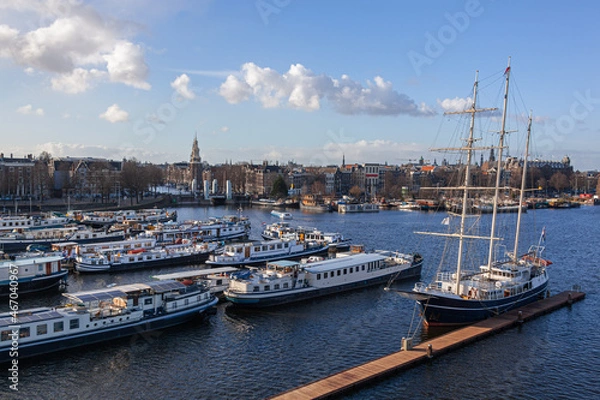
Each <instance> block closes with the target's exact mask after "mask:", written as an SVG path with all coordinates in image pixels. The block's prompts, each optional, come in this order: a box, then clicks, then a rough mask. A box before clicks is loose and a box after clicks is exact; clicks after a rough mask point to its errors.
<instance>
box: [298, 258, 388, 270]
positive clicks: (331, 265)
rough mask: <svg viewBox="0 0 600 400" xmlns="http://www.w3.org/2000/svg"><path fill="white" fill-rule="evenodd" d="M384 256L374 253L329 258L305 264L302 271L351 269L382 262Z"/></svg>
mask: <svg viewBox="0 0 600 400" xmlns="http://www.w3.org/2000/svg"><path fill="white" fill-rule="evenodd" d="M384 259H385V256H383V255H381V254H376V253H356V254H350V255H347V256H344V257H336V258H329V259H325V260H323V261H315V262H312V263H310V264H305V265H304V269H306V270H307V271H309V272H313V273H319V272H326V271H329V270H332V269H337V268H343V267H353V266H356V265H362V264H364V263H368V262H372V261H377V260H384Z"/></svg>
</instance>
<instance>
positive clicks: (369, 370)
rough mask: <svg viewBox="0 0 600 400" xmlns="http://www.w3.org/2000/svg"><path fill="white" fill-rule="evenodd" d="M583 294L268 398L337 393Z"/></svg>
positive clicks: (549, 300) (555, 299)
mask: <svg viewBox="0 0 600 400" xmlns="http://www.w3.org/2000/svg"><path fill="white" fill-rule="evenodd" d="M584 297H585V293H582V292H574V291H566V292H562V293H559V294H557V295H555V296H552V297H548V298H546V299H543V300H539V301H537V302H535V303H532V304H529V305H527V306H525V307H521V308H519V309H518V310H513V311H510V312H507V313H505V314H502V315H499V316H497V317H493V318H489V319H486V320H484V321H481V322H478V323H475V324H473V325H469V326H466V327H464V328H461V329H457V330H455V331H452V332H450V333H447V334H445V335H443V336H440V337H437V338H435V339H432V340H429V341H427V342H423V343H420V344H419V345H416V346H414V347H413V348H412V349H411V350H409V351H399V352H397V353H392V354H390V355H388V356H385V357H381V358H379V359H376V360H373V361H370V362H368V363H366V364H362V365H359V366H357V367H353V368H349V369H347V370H345V371H342V372H339V373H337V374H334V375H330V376H328V377H326V378H323V379H320V380H318V381H315V382H312V383H309V384H307V385H304V386H300V387H298V388H295V389H292V390H289V391H287V392H284V393H281V394H279V395H277V396H274V397H272V399H278V400H291V399H294V400H296V399H298V400H304V399H325V398H330V397H333V396H337V395H341V394H342V393H344V392H346V391H348V390H350V389H353V388H357V387H358V386H361V385H365V384H367V383H369V382H372V381H374V380H377V379H381V378H384V377H386V376H389V375H392V374H394V373H396V372H398V371H401V370H404V369H408V368H411V367H413V366H415V365H418V364H420V363H423V362H424V361H426V360H429V359H430V358H433V357H437V356H439V355H441V354H444V353H447V352H449V351H452V350H455V349H457V348H460V347H463V346H465V345H467V344H469V343H473V342H475V341H478V340H481V339H484V338H486V337H488V336H491V335H493V334H496V333H498V332H501V331H503V330H505V329H508V328H512V327H514V326H517V325H519V324H521V323H523V322H527V321H529V320H531V319H533V318H536V317H539V316H540V315H544V314H547V313H549V312H552V311H554V310H556V309H558V308H561V307H564V306H566V305H570V304H572V303H574V302H576V301H579V300H582V299H583V298H584ZM519 312H520V315H519ZM430 346H431V347H430ZM428 349H429V351H428ZM428 353H429V354H428Z"/></svg>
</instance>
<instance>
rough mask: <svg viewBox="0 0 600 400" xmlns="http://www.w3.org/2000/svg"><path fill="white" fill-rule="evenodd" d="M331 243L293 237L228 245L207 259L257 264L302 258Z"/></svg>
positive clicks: (322, 250) (218, 263) (224, 264)
mask: <svg viewBox="0 0 600 400" xmlns="http://www.w3.org/2000/svg"><path fill="white" fill-rule="evenodd" d="M328 249H329V245H327V244H325V243H317V242H306V241H304V242H300V241H297V240H296V239H292V238H284V239H276V240H269V241H264V242H248V243H236V244H230V245H226V246H225V247H224V248H223V252H222V254H212V255H211V256H210V257H209V259H208V260H207V261H206V263H207V264H211V265H221V266H227V265H256V264H263V263H266V262H267V261H273V260H280V259H282V258H301V257H306V256H310V255H314V254H319V253H324V252H327V250H328Z"/></svg>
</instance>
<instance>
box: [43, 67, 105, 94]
mask: <svg viewBox="0 0 600 400" xmlns="http://www.w3.org/2000/svg"><path fill="white" fill-rule="evenodd" d="M106 75H107V74H106V72H104V71H99V70H97V69H91V70H89V71H88V70H86V69H83V68H75V69H74V70H73V71H72V72H71V73H69V74H63V75H59V76H58V77H57V78H52V89H54V90H56V91H59V92H64V93H69V94H76V93H81V92H85V91H86V90H88V89H89V88H90V87H92V86H93V85H94V84H95V83H96V82H97V81H99V80H101V79H102V78H104V77H106Z"/></svg>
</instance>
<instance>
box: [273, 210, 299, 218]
mask: <svg viewBox="0 0 600 400" xmlns="http://www.w3.org/2000/svg"><path fill="white" fill-rule="evenodd" d="M271 215H272V216H274V217H277V218H279V219H286V220H287V219H292V218H294V217H293V216H292V214H291V213H289V212H284V211H277V210H273V211H271Z"/></svg>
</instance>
